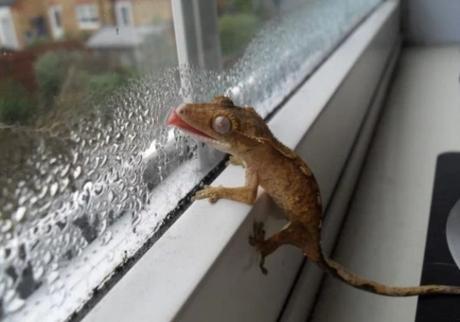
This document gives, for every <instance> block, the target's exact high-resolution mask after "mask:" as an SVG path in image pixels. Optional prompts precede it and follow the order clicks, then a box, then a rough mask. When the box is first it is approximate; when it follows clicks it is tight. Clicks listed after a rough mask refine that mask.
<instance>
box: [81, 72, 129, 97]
mask: <svg viewBox="0 0 460 322" xmlns="http://www.w3.org/2000/svg"><path fill="white" fill-rule="evenodd" d="M127 78H128V77H127V76H125V75H123V74H120V73H116V72H107V73H104V74H98V75H91V76H90V78H89V81H88V90H89V92H90V94H91V97H93V98H94V99H96V100H100V99H103V98H104V97H105V96H106V95H107V94H110V93H112V92H113V91H115V90H116V89H117V88H119V87H120V86H122V85H123V84H125V83H126V81H127Z"/></svg>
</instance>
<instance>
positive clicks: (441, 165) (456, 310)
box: [415, 153, 460, 322]
mask: <svg viewBox="0 0 460 322" xmlns="http://www.w3.org/2000/svg"><path fill="white" fill-rule="evenodd" d="M458 199H460V153H444V154H441V155H440V156H439V157H438V160H437V164H436V175H435V181H434V188H433V197H432V201H431V212H430V221H429V226H428V235H427V241H426V247H425V258H424V260H423V271H422V280H421V284H447V285H459V286H460V270H459V269H458V268H457V265H455V262H454V260H453V258H452V256H451V255H450V252H449V249H448V246H447V240H446V222H447V217H448V215H449V211H450V210H451V209H452V207H453V206H454V205H455V203H456V202H457V200H458ZM459 234H460V232H459ZM415 321H416V322H454V321H460V296H458V295H457V296H454V295H450V296H447V295H446V296H439V295H437V296H421V297H419V299H418V305H417V315H416V319H415Z"/></svg>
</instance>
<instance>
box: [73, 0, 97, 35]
mask: <svg viewBox="0 0 460 322" xmlns="http://www.w3.org/2000/svg"><path fill="white" fill-rule="evenodd" d="M75 15H76V19H77V22H78V26H79V27H80V29H82V30H93V29H98V28H99V27H100V26H101V21H100V15H99V7H98V5H97V4H96V3H82V4H77V5H76V6H75Z"/></svg>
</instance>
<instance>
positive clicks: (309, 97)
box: [84, 1, 398, 322]
mask: <svg viewBox="0 0 460 322" xmlns="http://www.w3.org/2000/svg"><path fill="white" fill-rule="evenodd" d="M397 11H398V2H396V1H387V2H384V3H383V4H382V5H381V6H380V7H379V8H377V9H376V11H374V13H372V14H371V16H370V17H368V18H367V19H366V20H365V21H364V22H363V23H362V24H361V25H360V26H359V27H358V28H357V29H356V30H355V31H354V33H353V34H352V35H351V36H350V37H349V38H348V39H347V40H346V41H345V42H344V43H343V44H342V45H341V46H340V47H339V48H338V49H337V50H336V51H335V52H334V53H333V54H332V55H331V56H330V57H329V59H328V60H327V61H326V62H324V63H323V65H321V67H320V68H319V69H318V70H317V71H316V72H315V73H314V74H313V75H312V77H310V79H309V80H308V81H307V82H306V83H305V84H303V86H302V87H301V88H300V89H299V90H298V91H297V92H296V93H295V94H294V95H293V96H292V97H291V98H290V99H289V100H288V101H287V102H286V104H285V105H284V106H283V108H282V109H281V110H280V111H278V112H277V114H276V115H275V116H274V117H273V119H272V120H271V121H270V122H269V125H270V128H271V129H272V130H273V132H274V134H275V135H276V136H277V137H278V138H279V139H280V141H282V142H284V143H285V144H286V145H288V146H289V147H291V148H294V147H298V151H299V153H300V154H301V156H302V157H303V158H304V159H306V160H307V161H308V163H309V164H310V165H311V167H312V169H313V171H314V172H315V173H316V176H317V178H318V181H319V183H320V187H321V190H322V194H323V196H324V200H325V202H326V203H328V202H329V200H330V199H331V196H332V194H333V191H334V188H335V185H336V182H337V180H338V178H339V177H340V176H341V171H342V169H343V167H344V165H345V163H346V160H347V158H348V155H349V153H350V150H351V148H352V145H353V142H354V139H355V137H356V135H357V134H358V132H359V128H360V125H361V123H362V120H363V119H364V116H365V114H366V111H367V108H368V106H369V101H368V100H364V101H362V102H360V103H362V104H360V106H359V107H358V108H357V109H354V107H353V103H354V102H345V103H347V106H345V107H344V108H343V110H340V109H335V110H334V111H335V114H336V115H332V116H331V115H330V116H328V117H329V119H330V120H332V124H333V126H331V123H330V122H329V123H328V124H327V126H325V124H326V123H325V121H322V119H324V117H325V116H326V113H325V112H326V109H327V108H328V107H329V105H330V102H331V100H332V99H333V97H334V96H335V95H336V93H337V91H338V89H339V88H340V87H341V86H342V87H344V86H346V84H345V83H344V81H345V80H346V79H347V77H348V76H349V75H350V72H351V71H352V70H353V69H354V68H355V66H356V63H357V62H358V61H359V60H360V59H361V58H362V57H363V55H364V54H368V56H366V57H367V59H369V60H370V61H369V62H368V63H369V64H370V63H373V61H372V59H374V60H375V62H376V63H377V62H378V63H377V64H380V61H381V60H382V59H383V61H384V62H383V63H381V65H378V66H380V67H379V68H380V70H375V71H373V72H374V73H375V74H377V77H376V78H377V80H376V84H375V86H374V87H376V86H377V85H378V84H377V82H378V80H379V78H380V75H381V74H382V73H383V68H384V66H385V62H386V60H387V58H388V56H390V53H391V52H392V49H393V48H394V46H395V44H396V38H397V31H396V30H393V28H397V21H396V22H395V19H397ZM389 25H391V26H395V27H389ZM384 26H385V27H386V28H390V29H391V30H392V32H391V33H390V34H389V35H384V36H385V37H384V36H382V30H383V28H384ZM371 44H373V45H372V46H371ZM344 84H345V85H344ZM355 86H356V84H355ZM361 87H363V90H366V91H369V92H371V94H369V95H370V96H372V94H373V93H374V90H375V88H372V86H371V84H365V85H363V86H361ZM307 105H308V106H307ZM301 107H305V108H301ZM349 109H352V112H353V113H356V114H353V113H352V114H351V115H350V114H349V113H348V112H349ZM330 110H332V109H330ZM323 116H324V117H323ZM286 124H289V126H286ZM320 128H321V129H320ZM321 131H323V132H321ZM324 131H325V132H324ZM320 132H321V133H322V135H319V134H318V133H320ZM324 133H325V134H324ZM342 133H343V135H342ZM323 134H324V135H323ZM318 137H319V138H320V139H319V140H318ZM328 138H333V139H334V138H335V140H336V141H337V142H334V143H333V144H334V147H335V145H337V147H338V148H337V149H335V148H331V146H330V144H329V143H328V148H327V149H324V145H325V142H328V141H326V140H327V139H328ZM306 140H307V141H309V142H306ZM313 141H314V142H313ZM299 144H300V146H299ZM306 147H307V148H308V149H307V152H306V153H305V150H306ZM299 149H300V150H299ZM243 178H244V172H243V169H241V168H238V167H235V166H229V167H228V168H227V169H226V170H225V171H224V172H223V173H222V174H221V175H220V176H219V177H218V178H217V179H216V181H215V182H214V183H213V185H224V186H238V185H240V184H241V183H242V182H243V180H244V179H243ZM275 212H277V211H275V210H274V206H273V204H272V203H271V201H270V200H268V198H267V197H266V196H265V195H263V194H262V193H261V194H260V195H259V199H258V202H257V203H256V205H255V206H254V207H249V206H246V205H242V204H238V203H234V202H230V201H226V200H222V201H219V202H218V203H217V204H215V205H212V206H211V205H210V204H209V203H208V202H205V201H200V202H195V203H194V204H193V205H192V206H191V207H190V208H189V209H188V210H187V211H186V213H184V214H183V215H182V216H181V217H180V218H179V219H178V220H177V222H176V223H175V224H174V225H173V226H172V227H171V228H169V230H168V231H167V232H166V233H165V234H164V235H163V236H162V238H160V239H159V240H158V241H157V242H156V243H155V244H154V246H153V247H152V248H151V249H150V250H148V251H147V253H146V254H145V255H144V256H143V257H142V258H141V259H140V260H139V261H138V263H136V265H134V267H133V268H132V269H131V270H130V271H129V272H128V273H127V274H126V275H125V276H124V277H123V278H122V279H121V280H120V281H119V282H118V283H117V284H116V285H115V286H114V287H113V289H112V290H111V291H110V292H109V293H108V294H107V295H106V296H105V297H104V298H103V299H102V300H101V301H100V303H98V304H97V305H96V306H95V307H94V308H93V309H92V310H91V312H90V313H89V314H88V315H87V316H86V317H85V318H84V321H87V322H89V321H106V320H107V321H110V320H117V321H139V322H142V321H172V320H174V321H214V320H216V319H219V320H220V321H235V320H239V321H268V320H274V319H275V318H276V316H277V315H278V314H279V312H280V311H281V308H282V306H283V303H284V301H285V299H286V296H287V294H288V292H289V290H290V288H291V285H292V283H293V282H294V279H295V276H296V273H297V271H298V269H299V267H300V265H301V263H302V260H303V257H302V255H301V254H300V253H299V252H298V251H297V250H295V249H293V248H290V247H285V248H283V249H281V250H280V251H278V252H277V253H275V254H274V255H272V256H271V257H270V258H268V260H267V268H268V270H269V275H268V276H264V275H262V274H261V273H260V271H259V268H258V257H257V254H256V253H255V251H254V250H253V249H252V248H251V247H250V246H249V245H248V242H247V237H248V236H249V235H250V233H251V229H252V222H253V220H254V219H253V218H254V216H255V217H257V218H258V220H265V222H266V225H267V230H268V232H267V233H268V234H271V233H273V232H274V231H276V230H278V229H279V228H280V227H281V226H282V225H283V224H284V220H283V219H282V218H281V216H280V214H278V216H277V214H274V213H275ZM263 214H265V215H266V214H270V215H269V217H268V218H262V217H263ZM229 298H231V299H232V301H231V302H230V301H228V299H229ZM254 307H260V309H259V310H254V309H253V308H254ZM236 308H237V309H236Z"/></svg>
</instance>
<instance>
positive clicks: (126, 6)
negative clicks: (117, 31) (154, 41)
mask: <svg viewBox="0 0 460 322" xmlns="http://www.w3.org/2000/svg"><path fill="white" fill-rule="evenodd" d="M123 10H127V13H128V20H129V21H128V23H125V22H124V17H123ZM115 18H116V20H117V26H118V27H133V26H134V13H133V4H132V2H131V1H130V0H119V1H116V2H115Z"/></svg>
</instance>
